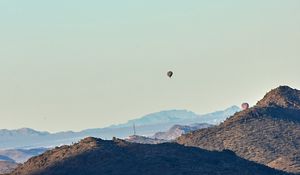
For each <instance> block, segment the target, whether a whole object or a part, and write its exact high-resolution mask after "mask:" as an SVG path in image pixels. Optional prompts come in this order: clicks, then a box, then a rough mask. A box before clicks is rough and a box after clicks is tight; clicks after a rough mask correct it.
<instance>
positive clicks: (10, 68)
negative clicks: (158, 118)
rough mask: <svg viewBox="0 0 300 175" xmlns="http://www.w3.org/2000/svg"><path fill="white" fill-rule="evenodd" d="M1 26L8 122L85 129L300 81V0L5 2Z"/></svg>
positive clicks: (200, 107)
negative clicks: (172, 73)
mask: <svg viewBox="0 0 300 175" xmlns="http://www.w3.org/2000/svg"><path fill="white" fill-rule="evenodd" d="M0 31H1V32H0V81H1V86H0V119H1V122H0V128H9V129H12V128H20V127H31V128H34V129H38V130H48V131H62V130H81V129H86V128H94V127H103V126H107V125H110V124H116V123H121V122H125V121H127V120H129V119H133V118H136V117H140V116H142V115H144V114H147V113H151V112H156V111H160V110H167V109H189V110H192V111H194V112H196V113H206V112H211V111H214V110H217V109H223V108H226V107H228V106H231V105H235V104H237V105H239V104H240V103H242V102H244V101H247V102H249V103H250V104H251V105H253V104H255V103H256V101H257V100H259V99H260V98H262V96H263V95H264V93H265V92H266V91H268V90H270V89H271V88H275V87H277V86H279V85H283V84H287V85H290V86H292V87H294V88H300V79H299V75H300V68H299V65H300V1H299V0H285V1H283V0H251V1H240V0H226V1H221V0H219V1H217V0H212V1H208V0H207V1H201V0H186V1H182V0H180V1H179V0H147V1H146V0H112V1H102V0H97V1H96V0H88V1H76V2H75V1H74V0H51V1H50V0H48V1H41V0H26V1H24V0H18V1H17V0H1V1H0ZM168 70H174V72H175V76H174V79H172V80H170V79H168V78H167V77H166V75H165V74H166V72H167V71H168Z"/></svg>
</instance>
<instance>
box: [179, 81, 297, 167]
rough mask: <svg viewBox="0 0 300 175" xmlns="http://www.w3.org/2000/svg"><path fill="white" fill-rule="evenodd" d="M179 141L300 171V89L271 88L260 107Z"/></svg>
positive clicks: (258, 105)
mask: <svg viewBox="0 0 300 175" xmlns="http://www.w3.org/2000/svg"><path fill="white" fill-rule="evenodd" d="M177 142H178V143H180V144H184V145H188V146H196V147H200V148H204V149H208V150H224V149H229V150H232V151H234V152H235V153H236V154H237V155H239V156H241V157H243V158H245V159H248V160H251V161H255V162H258V163H261V164H265V165H267V166H270V167H273V168H276V169H280V170H284V171H287V172H293V173H300V91H299V90H296V89H292V88H290V87H288V86H280V87H278V88H276V89H273V90H271V91H270V92H269V93H267V94H266V95H265V97H264V98H263V99H262V100H261V101H259V102H258V103H257V105H256V106H254V107H252V108H250V109H247V110H245V111H241V112H239V113H236V114H235V115H234V116H232V117H230V118H229V119H227V120H226V121H225V122H223V123H221V124H220V125H219V126H215V127H211V128H207V129H201V130H198V131H194V132H192V133H190V134H186V135H183V136H181V137H179V138H178V140H177Z"/></svg>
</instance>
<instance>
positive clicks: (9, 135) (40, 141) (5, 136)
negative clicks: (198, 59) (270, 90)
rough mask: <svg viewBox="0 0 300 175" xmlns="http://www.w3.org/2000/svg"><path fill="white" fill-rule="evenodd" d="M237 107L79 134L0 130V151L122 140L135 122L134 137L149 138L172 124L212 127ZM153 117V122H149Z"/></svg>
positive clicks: (165, 114) (167, 114)
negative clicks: (95, 139) (96, 139)
mask: <svg viewBox="0 0 300 175" xmlns="http://www.w3.org/2000/svg"><path fill="white" fill-rule="evenodd" d="M239 110H240V109H239V108H238V107H237V106H232V107H230V108H228V109H225V110H223V111H217V112H213V113H209V114H205V115H197V114H195V113H193V112H190V111H187V110H170V111H162V112H157V113H153V114H149V115H146V116H144V117H141V118H139V119H135V120H130V121H128V122H127V123H125V124H120V125H115V126H110V127H106V128H96V129H87V130H83V131H80V132H72V131H67V132H59V133H49V132H40V131H35V130H33V129H30V128H22V129H18V130H7V129H2V130H0V140H1V142H0V149H30V148H40V147H45V148H49V147H55V146H59V145H64V144H71V143H74V142H77V141H78V140H80V139H82V138H85V137H89V136H93V137H99V138H103V139H110V138H112V137H118V138H126V137H128V136H130V135H132V134H133V129H132V125H133V123H135V125H136V131H137V134H138V135H144V136H152V135H153V134H155V133H156V132H160V131H166V130H168V129H169V128H170V127H172V126H173V125H175V124H181V125H187V124H193V123H210V124H216V123H219V122H221V121H223V120H225V119H226V118H227V117H229V116H231V115H233V114H234V113H236V112H238V111H239ZM151 118H153V119H151Z"/></svg>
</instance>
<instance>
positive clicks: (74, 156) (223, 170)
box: [11, 138, 287, 175]
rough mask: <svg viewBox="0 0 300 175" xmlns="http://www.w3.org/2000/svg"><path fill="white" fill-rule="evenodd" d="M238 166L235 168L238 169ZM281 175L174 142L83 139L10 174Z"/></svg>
mask: <svg viewBox="0 0 300 175" xmlns="http://www.w3.org/2000/svg"><path fill="white" fill-rule="evenodd" d="M237 165H238V166H237ZM99 174H103V175H104V174H105V175H141V174H143V175H156V174H164V175H183V174H188V175H199V174H201V175H212V174H214V175H241V174H243V175H271V174H272V175H284V174H287V173H284V172H280V171H277V170H274V169H271V168H269V167H266V166H263V165H260V164H256V163H254V162H250V161H247V160H244V159H242V158H239V157H237V156H236V155H235V154H234V153H233V152H231V151H223V152H216V151H213V152H212V151H207V150H202V149H199V148H193V147H184V146H182V145H179V144H176V143H165V144H157V145H144V144H137V143H129V142H126V141H123V140H119V139H115V140H113V141H104V140H101V139H96V138H86V139H84V140H82V141H81V142H79V143H77V144H75V145H72V146H63V147H59V148H56V149H54V150H51V151H47V152H46V153H44V154H42V155H40V156H37V157H34V158H32V159H30V160H29V161H27V162H26V163H25V164H23V165H21V166H20V167H18V168H17V169H16V170H15V171H14V172H13V173H12V174H11V175H99Z"/></svg>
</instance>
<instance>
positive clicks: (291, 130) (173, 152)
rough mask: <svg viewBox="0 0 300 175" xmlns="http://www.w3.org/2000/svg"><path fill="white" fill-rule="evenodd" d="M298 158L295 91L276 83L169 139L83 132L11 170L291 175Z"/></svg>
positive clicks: (299, 102)
mask: <svg viewBox="0 0 300 175" xmlns="http://www.w3.org/2000/svg"><path fill="white" fill-rule="evenodd" d="M156 139H157V138H156ZM176 142H177V143H176ZM299 157H300V91H299V90H297V89H292V88H290V87H288V86H280V87H278V88H276V89H273V90H271V91H270V92H268V93H267V94H266V95H265V96H264V98H263V99H262V100H260V101H259V102H258V103H257V104H256V105H255V106H254V107H251V108H248V109H245V110H243V111H240V112H237V113H235V114H234V115H233V116H231V117H229V118H228V119H226V120H225V121H224V122H222V123H220V124H219V125H216V126H210V127H208V128H202V129H198V130H196V131H192V132H189V133H187V134H184V135H182V136H180V137H179V138H177V139H176V140H175V142H172V143H161V144H139V143H131V142H127V141H125V140H122V139H117V138H115V137H114V138H113V140H102V139H97V138H93V137H87V138H85V139H83V140H81V141H80V142H78V143H75V144H73V145H66V146H61V147H56V148H55V149H52V150H49V151H46V152H45V153H43V154H41V155H39V156H36V157H33V158H31V159H29V160H28V161H26V162H25V163H24V164H22V165H20V166H18V167H17V168H16V169H15V170H14V171H13V172H12V173H11V174H10V175H50V174H51V175H60V174H64V175H71V174H72V175H77V174H89V175H94V174H95V175H96V174H110V175H121V174H122V175H127V174H128V175H138V174H144V175H148V174H149V175H150V174H161V173H163V174H165V175H169V174H170V175H171V174H172V175H181V174H189V175H193V174H204V175H211V174H216V175H218V174H222V175H235V174H236V175H241V174H242V175H281V174H282V175H283V174H286V175H287V174H290V175H291V174H300V168H299V167H300V158H299Z"/></svg>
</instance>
